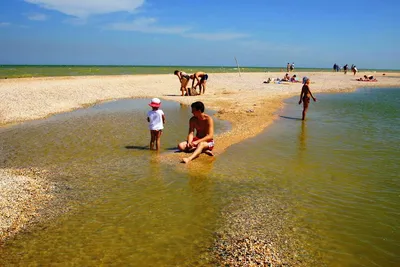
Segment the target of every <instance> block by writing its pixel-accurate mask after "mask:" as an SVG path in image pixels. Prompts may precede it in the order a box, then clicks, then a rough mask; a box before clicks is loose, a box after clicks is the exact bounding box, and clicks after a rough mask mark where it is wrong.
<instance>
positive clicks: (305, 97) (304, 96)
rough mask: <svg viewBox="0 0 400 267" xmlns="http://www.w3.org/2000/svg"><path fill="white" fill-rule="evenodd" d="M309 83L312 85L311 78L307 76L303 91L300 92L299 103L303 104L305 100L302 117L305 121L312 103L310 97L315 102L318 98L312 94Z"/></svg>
mask: <svg viewBox="0 0 400 267" xmlns="http://www.w3.org/2000/svg"><path fill="white" fill-rule="evenodd" d="M309 85H310V79H308V78H307V80H306V81H305V83H304V85H303V87H302V88H301V93H300V101H299V105H300V104H301V102H303V113H302V118H301V119H302V120H303V121H304V120H305V118H306V114H307V110H308V105H309V104H310V98H312V99H313V100H314V102H315V101H317V99H316V98H315V97H314V96H313V95H312V93H311V90H310V86H309Z"/></svg>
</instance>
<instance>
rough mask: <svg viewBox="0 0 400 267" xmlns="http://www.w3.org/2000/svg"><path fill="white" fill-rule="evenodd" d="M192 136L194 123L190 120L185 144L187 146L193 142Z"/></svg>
mask: <svg viewBox="0 0 400 267" xmlns="http://www.w3.org/2000/svg"><path fill="white" fill-rule="evenodd" d="M193 135H194V122H193V118H191V119H190V120H189V133H188V136H187V144H188V146H191V144H192V142H193Z"/></svg>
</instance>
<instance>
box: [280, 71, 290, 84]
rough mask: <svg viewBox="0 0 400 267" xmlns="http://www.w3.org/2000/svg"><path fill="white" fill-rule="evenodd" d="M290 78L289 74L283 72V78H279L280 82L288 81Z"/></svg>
mask: <svg viewBox="0 0 400 267" xmlns="http://www.w3.org/2000/svg"><path fill="white" fill-rule="evenodd" d="M289 80H290V76H289V74H287V73H286V74H285V76H283V79H281V81H282V82H288V81H289Z"/></svg>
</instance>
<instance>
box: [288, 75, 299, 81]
mask: <svg viewBox="0 0 400 267" xmlns="http://www.w3.org/2000/svg"><path fill="white" fill-rule="evenodd" d="M289 81H290V82H292V83H299V82H300V81H298V80H297V76H296V74H295V75H293V76H292V77H291V78H290V80H289Z"/></svg>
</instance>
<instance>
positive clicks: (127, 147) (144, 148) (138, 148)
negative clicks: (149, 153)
mask: <svg viewBox="0 0 400 267" xmlns="http://www.w3.org/2000/svg"><path fill="white" fill-rule="evenodd" d="M125 148H126V149H137V150H149V146H125Z"/></svg>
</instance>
